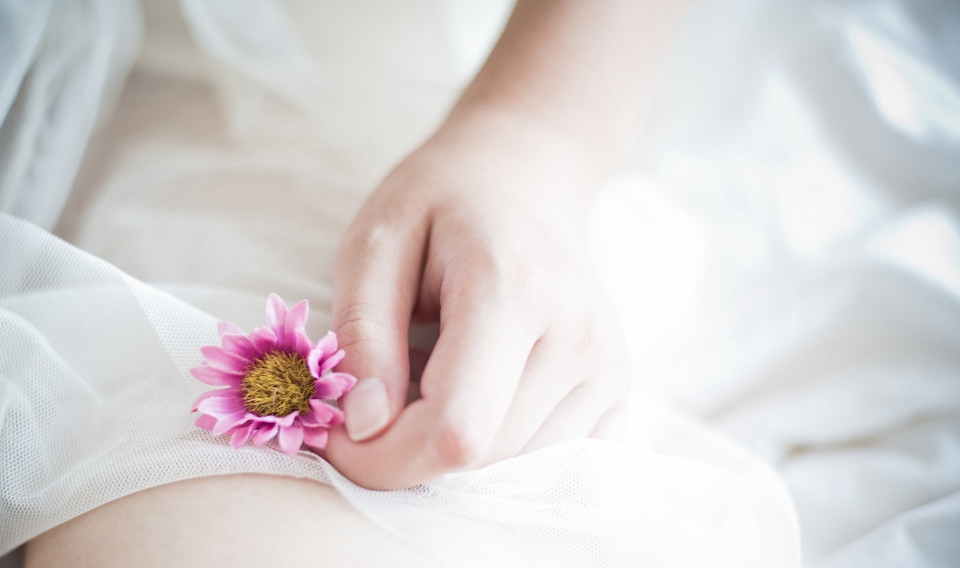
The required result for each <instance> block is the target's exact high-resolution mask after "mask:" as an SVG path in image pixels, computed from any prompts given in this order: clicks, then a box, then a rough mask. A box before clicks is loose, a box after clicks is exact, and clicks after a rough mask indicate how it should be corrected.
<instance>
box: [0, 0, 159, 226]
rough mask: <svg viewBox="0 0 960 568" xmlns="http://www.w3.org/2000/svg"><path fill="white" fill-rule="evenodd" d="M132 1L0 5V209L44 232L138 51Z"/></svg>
mask: <svg viewBox="0 0 960 568" xmlns="http://www.w3.org/2000/svg"><path fill="white" fill-rule="evenodd" d="M139 15H140V12H139V7H138V5H137V4H136V2H135V1H133V0H77V1H75V2H53V1H52V0H4V1H3V2H0V117H3V121H2V123H0V211H9V212H11V213H14V214H16V215H18V216H20V217H23V218H25V219H30V220H31V221H33V222H35V223H37V224H39V225H40V226H42V227H45V228H47V229H52V228H53V226H54V225H55V224H56V222H57V219H58V218H59V216H60V211H61V209H62V207H63V205H64V203H65V202H66V199H67V195H68V193H69V192H70V188H71V187H72V186H73V181H74V177H75V176H76V173H77V168H78V167H79V165H80V158H81V156H82V155H83V151H84V148H85V147H86V144H87V140H88V139H89V137H90V133H91V131H92V129H93V126H94V123H95V121H96V119H97V116H98V114H99V113H101V112H102V111H103V110H104V109H109V107H110V106H111V103H112V101H113V100H114V99H115V98H116V96H117V95H118V94H119V92H120V88H121V87H122V85H123V80H124V78H125V77H126V74H127V70H128V69H129V67H130V64H131V63H132V62H133V59H134V58H135V56H136V53H137V47H138V45H139V36H140V18H139Z"/></svg>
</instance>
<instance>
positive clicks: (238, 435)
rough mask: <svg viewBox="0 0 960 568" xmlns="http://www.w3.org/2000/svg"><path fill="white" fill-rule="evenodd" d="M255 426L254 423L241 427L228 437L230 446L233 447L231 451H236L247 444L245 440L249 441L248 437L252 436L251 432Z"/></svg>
mask: <svg viewBox="0 0 960 568" xmlns="http://www.w3.org/2000/svg"><path fill="white" fill-rule="evenodd" d="M256 425H257V423H256V422H251V423H250V424H248V425H246V426H241V427H240V428H237V429H236V430H234V431H233V435H232V436H230V445H231V446H233V449H235V450H236V449H238V448H239V447H240V446H242V445H244V444H246V443H247V440H249V439H250V436H253V431H254V428H255V427H256Z"/></svg>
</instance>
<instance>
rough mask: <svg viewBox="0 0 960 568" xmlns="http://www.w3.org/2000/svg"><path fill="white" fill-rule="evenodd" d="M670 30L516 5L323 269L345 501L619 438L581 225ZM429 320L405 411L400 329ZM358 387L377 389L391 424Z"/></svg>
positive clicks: (641, 18) (635, 6)
mask: <svg viewBox="0 0 960 568" xmlns="http://www.w3.org/2000/svg"><path fill="white" fill-rule="evenodd" d="M679 11H680V7H679V5H678V4H671V3H654V2H638V1H636V0H604V1H597V2H582V1H578V0H569V1H567V0H526V1H521V2H519V3H518V5H517V7H516V9H515V11H514V14H513V16H512V17H511V19H510V21H509V23H508V25H507V27H506V29H505V31H504V34H503V36H502V37H501V39H500V41H499V43H498V44H497V46H496V48H495V49H494V51H493V52H492V54H491V56H490V58H489V59H488V60H487V62H486V64H485V66H484V67H483V69H482V70H481V71H480V73H479V74H478V75H477V77H476V78H475V79H474V81H473V82H472V83H471V84H470V86H469V87H468V88H467V90H466V91H465V92H464V94H463V96H462V98H461V99H460V101H459V102H458V104H457V105H456V106H455V108H454V109H453V110H452V112H451V113H450V115H449V116H448V118H447V119H446V121H445V122H444V124H443V125H442V126H441V127H440V129H439V130H438V131H437V132H436V133H435V134H434V136H433V137H432V138H431V139H430V140H428V141H427V142H426V143H425V144H423V145H422V146H421V147H420V148H418V149H417V150H415V151H414V152H413V153H412V154H411V155H410V156H408V157H407V158H406V159H405V160H403V161H402V162H401V163H400V164H399V165H398V166H397V167H396V168H395V169H394V170H393V171H392V172H391V173H390V174H389V175H388V176H387V178H386V179H385V180H384V181H383V182H382V183H381V185H380V186H379V187H378V188H377V189H376V191H374V193H373V194H372V195H371V196H370V198H369V199H368V201H367V202H366V203H365V205H364V206H363V208H362V209H361V210H360V212H359V214H358V215H357V217H356V219H355V220H354V222H353V224H352V225H351V226H350V228H349V229H348V231H347V234H346V236H345V238H344V240H343V242H342V245H341V248H340V250H339V254H338V258H337V261H336V263H335V267H334V276H335V282H334V284H335V291H334V329H335V331H336V333H337V336H338V337H339V338H340V341H341V345H342V346H343V347H344V348H345V349H346V350H347V353H349V355H350V356H349V357H348V358H347V359H346V361H345V363H344V364H343V366H342V369H343V370H345V371H347V372H350V373H352V374H354V375H355V376H357V377H359V378H360V379H361V385H360V386H358V388H357V389H355V390H354V391H353V392H351V393H348V394H347V395H346V397H345V398H344V400H343V402H342V404H343V408H344V409H345V412H346V417H347V423H346V426H345V428H342V429H338V430H335V431H333V432H332V436H331V439H330V443H329V446H328V449H327V452H326V456H325V457H326V458H327V459H328V460H330V462H331V463H333V465H335V466H336V467H337V469H339V470H340V471H341V472H342V473H343V474H344V475H346V476H347V477H349V478H350V479H351V480H353V481H354V482H355V483H358V484H360V485H363V486H365V487H369V488H373V489H394V488H400V487H406V486H411V485H414V484H417V483H421V482H424V481H427V480H429V479H432V478H435V477H437V476H439V475H441V474H443V473H447V472H451V471H457V470H462V469H469V468H474V467H478V466H482V465H485V464H488V463H490V462H493V461H496V460H499V459H503V458H508V457H511V456H515V455H517V454H520V453H523V452H527V451H531V450H535V449H537V448H541V447H543V446H546V445H548V444H553V443H557V442H562V441H565V440H569V439H573V438H579V437H585V436H594V437H601V438H614V439H615V438H617V437H618V436H619V435H620V434H621V432H622V423H623V416H622V415H623V402H622V401H623V400H624V398H625V394H626V392H627V390H628V388H629V384H628V382H627V379H628V377H629V371H628V369H627V359H626V355H625V349H624V346H623V338H622V335H621V331H620V326H619V324H618V322H617V319H616V316H615V314H614V313H613V312H612V310H611V309H610V306H609V303H608V302H607V300H606V298H605V297H604V296H603V293H602V292H601V291H600V287H599V285H598V283H597V281H596V279H595V277H594V275H593V271H592V270H591V267H590V264H589V262H588V261H587V257H586V252H585V251H586V246H585V242H584V230H583V229H584V224H585V215H584V213H585V211H586V210H587V209H588V206H589V203H590V200H591V198H592V197H593V194H594V192H595V191H596V189H597V188H598V187H599V186H600V185H601V183H602V182H603V179H604V177H605V176H606V175H607V173H608V172H609V170H610V169H611V168H612V167H614V166H615V165H616V164H617V163H618V161H619V159H620V157H621V155H622V153H623V152H624V150H625V147H626V145H627V142H628V140H629V136H630V133H631V132H632V131H633V129H634V128H635V123H636V121H637V118H638V116H639V113H640V105H641V103H642V101H643V93H644V91H645V89H646V88H647V86H648V85H649V83H650V81H651V77H652V75H653V73H654V70H655V63H656V62H657V60H658V58H659V56H660V53H661V51H662V49H663V47H664V44H665V43H666V40H667V39H668V37H669V35H670V31H671V29H672V27H673V24H674V22H675V21H676V20H677V18H678V16H679ZM423 321H438V322H439V326H440V336H439V340H438V342H437V344H436V347H435V349H434V351H433V353H432V354H431V356H430V358H429V360H428V362H427V364H426V368H425V369H424V371H423V376H422V378H421V381H420V384H419V390H420V396H421V398H420V399H419V400H416V401H414V402H412V403H411V404H409V405H406V404H405V403H406V395H407V392H408V386H409V371H408V369H409V362H408V345H407V329H408V327H409V325H410V324H411V322H423ZM364 380H368V381H370V380H372V381H374V383H378V384H381V385H383V388H384V389H385V392H386V406H387V408H386V409H384V410H383V411H382V412H380V413H378V412H376V407H375V404H374V403H375V402H376V401H375V400H372V399H376V398H377V397H375V396H371V395H370V394H369V393H370V392H371V390H374V388H375V387H371V388H367V386H364V385H363V382H364ZM380 400H383V398H382V397H381V398H380ZM375 416H379V417H381V418H382V419H381V420H374V419H372V417H375ZM371 424H373V425H376V426H377V427H374V428H371Z"/></svg>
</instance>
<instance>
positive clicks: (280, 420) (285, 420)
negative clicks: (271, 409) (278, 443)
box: [263, 410, 300, 428]
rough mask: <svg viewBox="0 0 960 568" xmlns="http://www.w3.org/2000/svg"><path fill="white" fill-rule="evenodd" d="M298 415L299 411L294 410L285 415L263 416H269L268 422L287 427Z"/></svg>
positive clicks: (265, 417)
mask: <svg viewBox="0 0 960 568" xmlns="http://www.w3.org/2000/svg"><path fill="white" fill-rule="evenodd" d="M298 416H300V412H299V411H298V410H294V411H293V412H291V413H290V414H287V415H286V416H264V417H263V418H264V419H267V418H269V419H270V422H273V423H274V424H276V425H277V426H279V427H281V428H287V427H289V426H290V425H291V424H293V421H294V420H296V419H297V417H298Z"/></svg>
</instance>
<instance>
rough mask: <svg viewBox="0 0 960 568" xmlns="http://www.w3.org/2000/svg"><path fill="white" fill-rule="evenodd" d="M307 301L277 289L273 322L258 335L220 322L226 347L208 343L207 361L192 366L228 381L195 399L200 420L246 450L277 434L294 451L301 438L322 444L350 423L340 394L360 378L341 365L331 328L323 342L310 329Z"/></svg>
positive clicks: (209, 378) (270, 306) (211, 380)
mask: <svg viewBox="0 0 960 568" xmlns="http://www.w3.org/2000/svg"><path fill="white" fill-rule="evenodd" d="M307 310H308V307H307V301H306V300H303V301H302V302H300V303H299V304H297V305H296V306H294V307H293V309H291V310H289V311H288V310H287V306H286V304H284V302H283V300H281V299H280V297H279V296H277V295H276V294H270V297H269V298H267V323H268V324H269V327H258V328H257V329H255V330H253V331H252V332H251V333H250V334H248V335H245V334H244V333H243V331H242V330H241V329H240V328H238V327H237V326H235V325H233V324H229V323H226V322H220V325H219V332H220V340H221V343H222V345H223V346H222V347H215V346H208V347H203V348H201V349H200V351H201V353H203V356H204V358H205V359H206V360H205V361H204V362H203V363H202V364H201V365H200V366H199V367H194V368H193V369H190V372H191V373H192V374H193V376H194V377H196V378H197V379H199V380H200V381H202V382H204V383H207V384H208V385H214V386H221V387H227V388H224V389H217V390H212V391H209V392H205V393H203V394H202V395H200V398H198V399H197V401H196V402H195V403H194V404H193V410H194V412H200V417H199V418H197V422H196V424H197V426H199V427H200V428H204V429H206V430H210V431H211V432H213V433H214V434H215V435H220V434H230V445H231V446H233V447H234V448H239V447H240V446H242V445H243V444H245V443H247V441H248V440H253V443H254V444H255V445H257V446H262V445H264V444H266V443H267V442H269V441H270V440H271V439H273V438H274V437H276V438H277V441H278V442H279V444H280V448H281V449H282V450H283V451H284V452H285V453H287V454H289V455H294V454H296V453H297V452H298V451H299V450H300V446H301V444H306V445H307V446H309V447H311V448H313V449H316V450H322V449H323V448H324V447H326V445H327V430H328V429H329V428H330V427H331V426H336V425H338V424H343V411H341V410H340V409H339V408H337V407H336V406H333V405H332V404H330V403H328V402H327V401H331V400H337V399H339V398H340V397H341V396H343V394H344V393H346V392H347V391H349V390H350V389H351V388H353V386H354V385H355V384H356V383H357V379H356V378H355V377H354V376H353V375H350V374H347V373H339V372H334V371H333V368H334V367H335V366H336V365H337V363H339V362H340V361H341V360H342V359H343V357H344V352H343V350H342V349H337V336H336V335H335V334H334V333H333V332H332V331H331V332H328V333H327V335H325V336H324V337H323V339H321V340H320V341H319V342H317V344H316V345H313V344H312V343H310V339H309V338H308V337H307V334H306V332H305V331H304V325H305V324H306V323H307Z"/></svg>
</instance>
